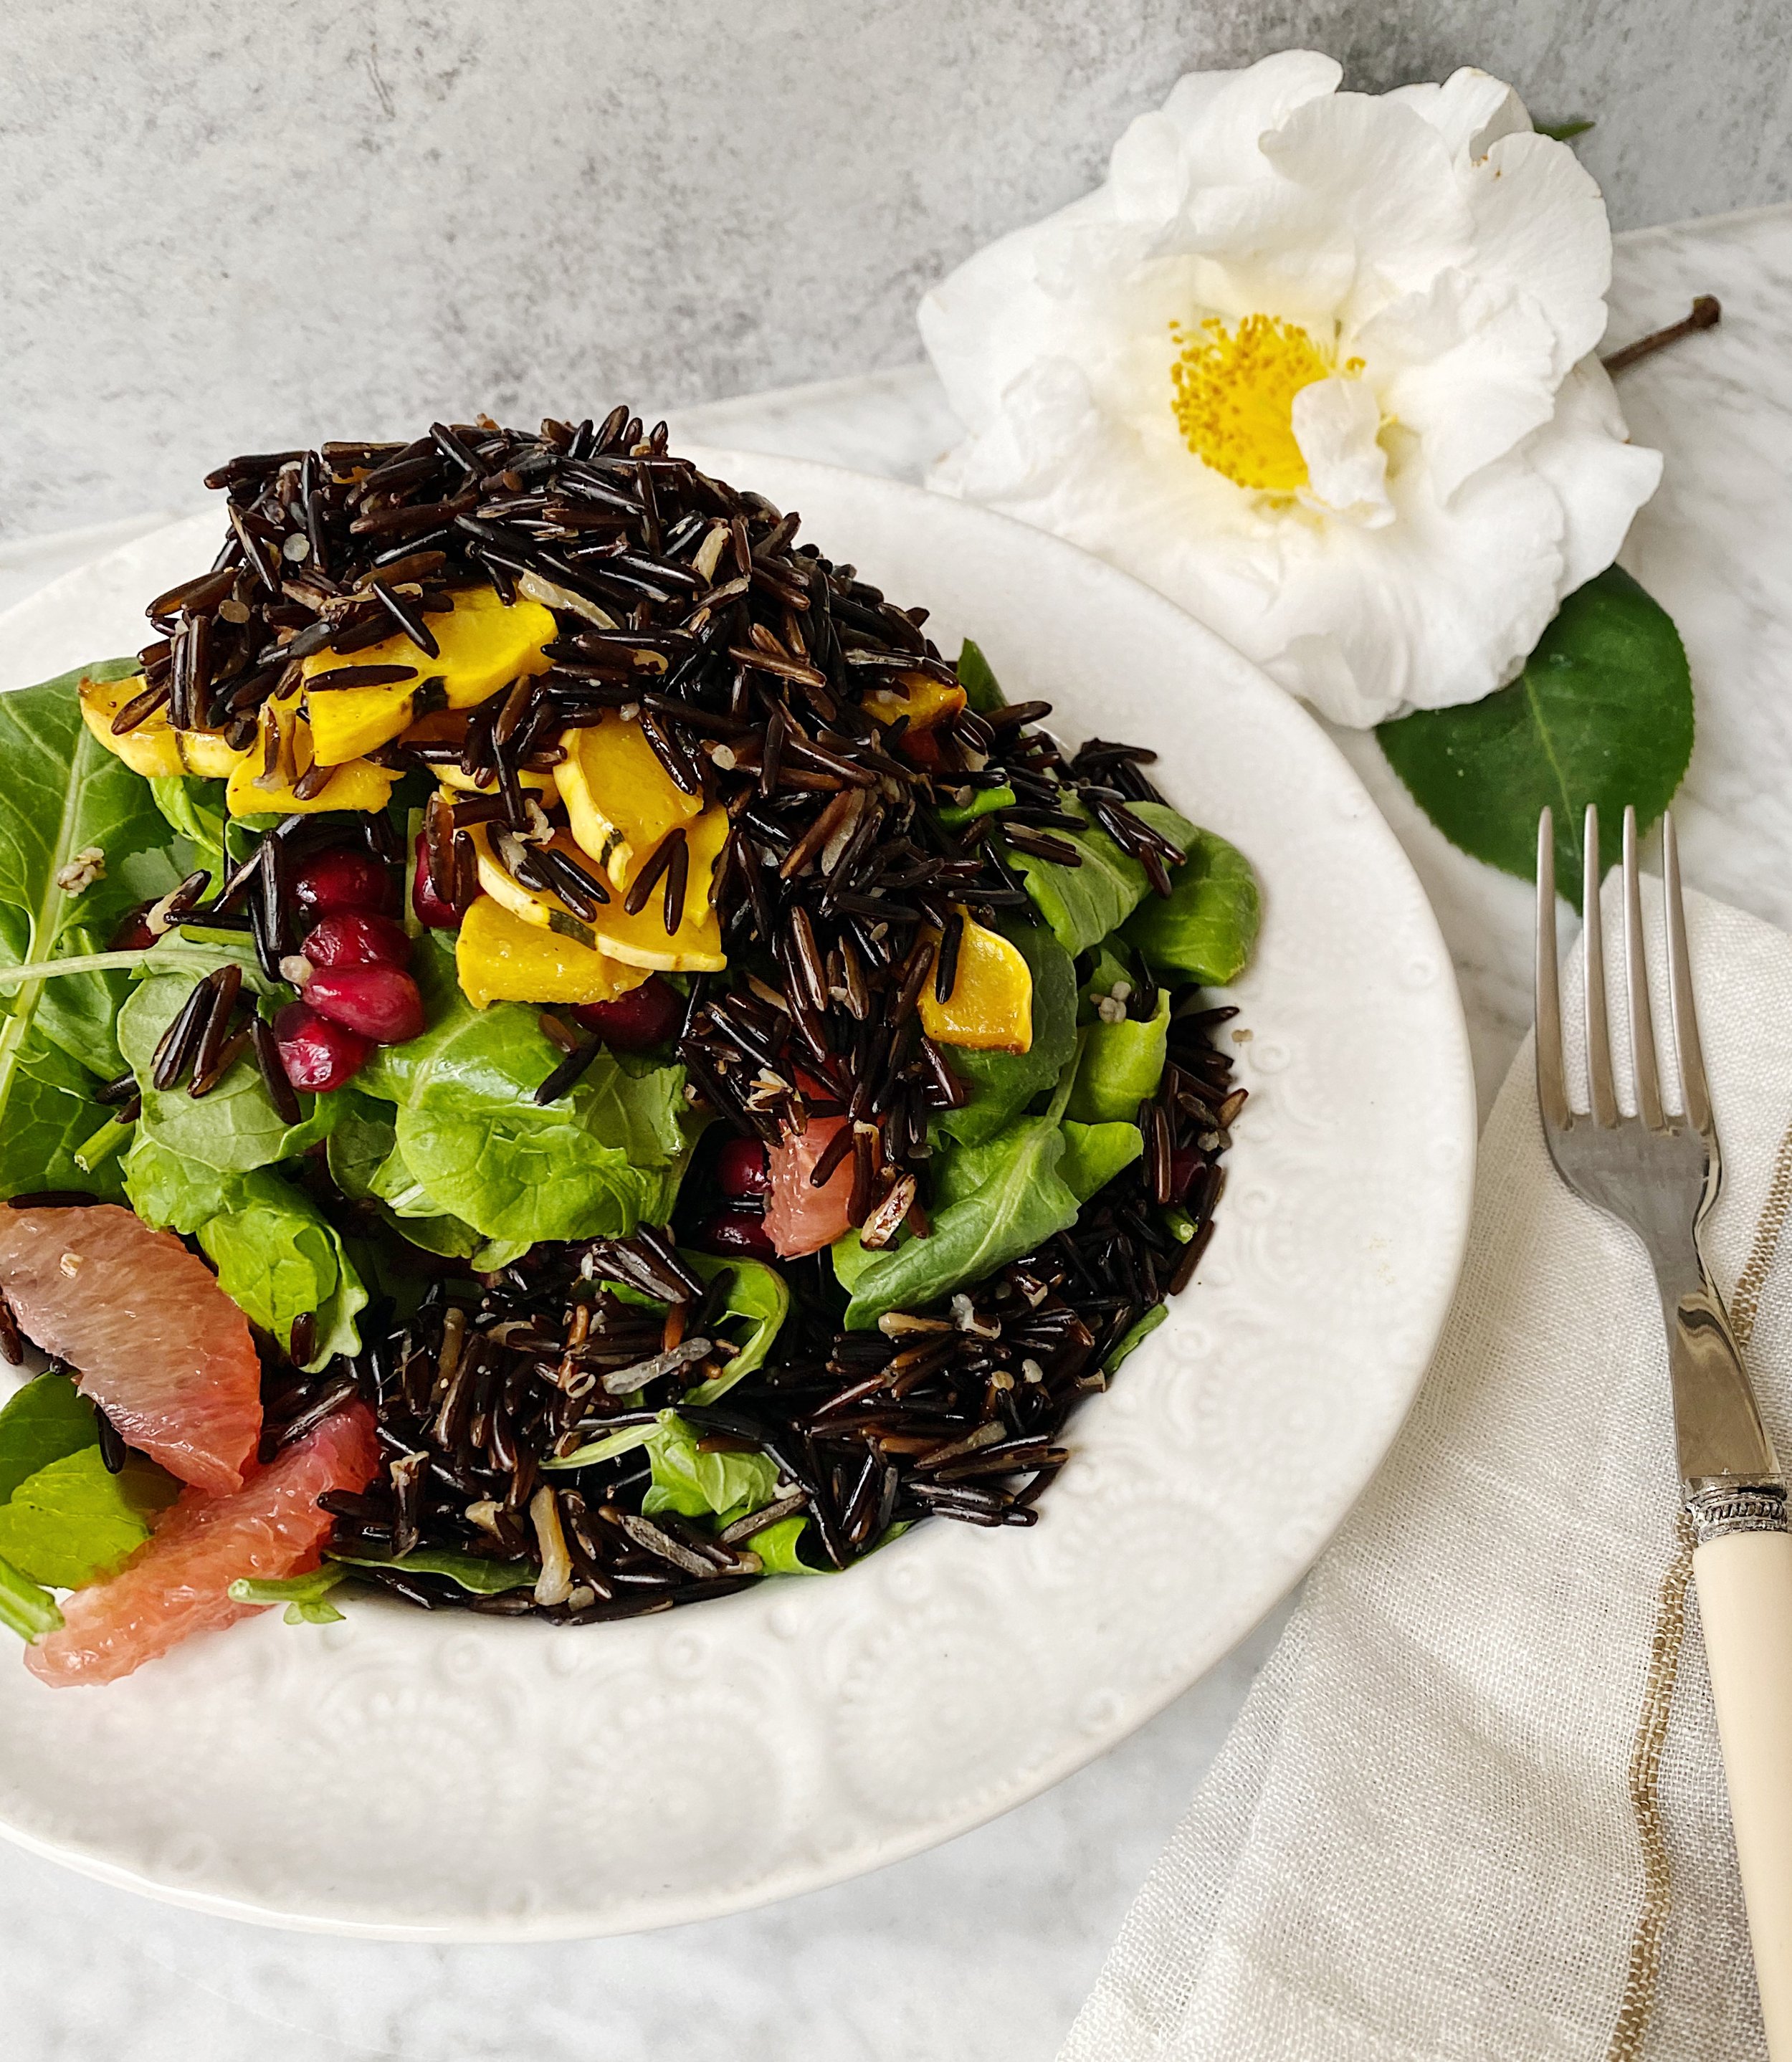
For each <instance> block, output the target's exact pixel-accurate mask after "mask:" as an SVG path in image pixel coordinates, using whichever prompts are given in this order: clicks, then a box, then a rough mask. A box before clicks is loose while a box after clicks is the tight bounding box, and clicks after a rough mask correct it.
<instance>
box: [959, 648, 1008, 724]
mask: <svg viewBox="0 0 1792 2062" xmlns="http://www.w3.org/2000/svg"><path fill="white" fill-rule="evenodd" d="M958 685H959V686H960V687H961V688H963V689H964V698H965V700H966V701H967V702H968V703H969V704H970V706H971V707H972V708H974V710H975V711H976V712H977V713H978V715H979V716H989V715H991V714H993V712H994V711H995V710H997V709H998V708H1006V707H1007V700H1006V696H1004V695H1003V694H1002V690H1001V688H999V687H998V686H997V685H996V680H995V675H994V673H993V672H990V662H989V660H987V659H986V658H985V657H984V656H983V654H982V648H980V647H979V646H978V645H976V644H972V642H971V641H970V639H969V638H968V637H967V638H966V640H964V643H963V644H962V645H961V646H960V647H959V649H958Z"/></svg>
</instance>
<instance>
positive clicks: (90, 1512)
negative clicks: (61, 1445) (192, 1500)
mask: <svg viewBox="0 0 1792 2062" xmlns="http://www.w3.org/2000/svg"><path fill="white" fill-rule="evenodd" d="M179 1493H180V1485H179V1482H176V1481H175V1479H174V1478H173V1477H172V1476H171V1475H167V1474H163V1471H162V1470H161V1469H160V1468H159V1467H156V1466H155V1465H154V1464H153V1463H152V1462H148V1461H146V1460H144V1459H143V1458H142V1457H141V1455H139V1454H132V1455H131V1456H130V1457H129V1458H127V1460H126V1462H125V1464H124V1466H123V1468H122V1469H120V1470H119V1473H118V1474H109V1473H108V1472H107V1471H106V1464H105V1462H103V1461H102V1459H101V1458H100V1455H99V1447H98V1443H97V1442H96V1443H95V1444H94V1445H93V1446H83V1447H82V1448H81V1449H80V1450H78V1452H75V1453H71V1454H63V1455H62V1458H60V1459H59V1460H54V1461H51V1462H49V1463H48V1464H47V1465H46V1466H43V1467H41V1468H39V1469H38V1470H37V1472H36V1473H35V1474H31V1475H28V1476H27V1477H26V1478H25V1480H24V1481H23V1482H21V1483H20V1484H19V1485H18V1488H17V1489H15V1490H14V1491H13V1493H12V1494H11V1496H10V1498H8V1499H7V1501H6V1502H5V1503H3V1504H0V1559H3V1560H6V1561H7V1562H9V1563H10V1564H11V1565H12V1566H13V1567H14V1568H16V1569H17V1570H18V1571H19V1573H20V1574H21V1575H26V1576H28V1577H29V1578H30V1579H31V1580H32V1581H33V1582H35V1583H47V1584H48V1585H49V1586H50V1587H52V1588H54V1589H58V1590H78V1589H79V1588H80V1587H82V1584H83V1583H90V1582H92V1581H94V1579H96V1578H97V1577H98V1576H101V1575H110V1573H111V1572H112V1571H113V1570H114V1569H115V1568H116V1567H118V1566H119V1563H121V1562H123V1561H124V1560H125V1559H127V1558H128V1557H129V1555H131V1554H132V1553H134V1552H135V1551H136V1549H137V1548H138V1547H141V1546H142V1545H143V1542H144V1541H145V1540H146V1539H147V1538H148V1537H149V1536H150V1531H151V1519H152V1518H154V1517H155V1514H156V1513H157V1512H158V1511H159V1510H166V1509H167V1506H169V1505H170V1504H171V1503H172V1502H174V1500H175V1497H176V1496H177V1495H179Z"/></svg>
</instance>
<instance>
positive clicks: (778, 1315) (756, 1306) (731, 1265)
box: [678, 1252, 790, 1403]
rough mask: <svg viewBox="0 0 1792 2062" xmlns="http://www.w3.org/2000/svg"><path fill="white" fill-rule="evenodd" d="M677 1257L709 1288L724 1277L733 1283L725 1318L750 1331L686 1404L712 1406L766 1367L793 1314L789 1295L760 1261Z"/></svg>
mask: <svg viewBox="0 0 1792 2062" xmlns="http://www.w3.org/2000/svg"><path fill="white" fill-rule="evenodd" d="M678 1257H679V1258H680V1259H681V1260H682V1261H683V1262H684V1263H685V1266H687V1267H689V1269H690V1270H692V1271H693V1274H697V1275H698V1276H700V1277H701V1278H702V1280H704V1281H705V1282H713V1281H715V1280H716V1278H717V1277H718V1276H720V1275H723V1274H725V1275H726V1276H727V1277H728V1278H729V1279H728V1286H727V1289H726V1290H725V1292H724V1294H725V1297H726V1301H725V1303H724V1305H723V1314H724V1316H725V1317H727V1318H742V1319H745V1322H746V1326H747V1333H746V1336H745V1338H744V1339H741V1340H739V1341H731V1342H730V1343H734V1344H738V1345H739V1346H740V1349H741V1350H740V1351H739V1352H738V1353H737V1354H735V1356H734V1358H733V1359H732V1360H731V1361H729V1363H728V1365H727V1366H725V1368H724V1369H723V1370H722V1371H721V1374H718V1375H716V1376H714V1377H713V1378H712V1379H711V1380H709V1381H708V1382H699V1383H698V1384H697V1386H696V1387H695V1388H694V1389H693V1390H690V1391H689V1392H688V1394H686V1396H685V1402H687V1403H713V1402H715V1400H716V1398H717V1397H718V1396H725V1395H726V1394H727V1393H728V1391H729V1390H731V1389H732V1388H733V1386H734V1385H735V1383H736V1382H740V1381H742V1380H744V1379H745V1377H746V1376H748V1375H749V1374H752V1373H753V1370H755V1369H756V1368H758V1367H762V1366H764V1365H765V1356H766V1355H767V1354H769V1352H770V1351H771V1350H772V1346H773V1342H775V1341H776V1339H777V1335H778V1333H779V1331H780V1330H781V1328H782V1326H783V1323H784V1320H785V1319H786V1318H787V1317H788V1316H789V1315H790V1290H789V1289H788V1288H787V1287H786V1285H785V1281H784V1277H783V1276H782V1275H781V1274H779V1273H778V1271H777V1269H776V1268H775V1267H767V1266H765V1265H764V1264H763V1263H762V1262H759V1261H757V1260H733V1259H730V1260H723V1259H721V1258H717V1256H716V1255H715V1254H709V1253H685V1252H681V1253H680V1254H679V1256H678Z"/></svg>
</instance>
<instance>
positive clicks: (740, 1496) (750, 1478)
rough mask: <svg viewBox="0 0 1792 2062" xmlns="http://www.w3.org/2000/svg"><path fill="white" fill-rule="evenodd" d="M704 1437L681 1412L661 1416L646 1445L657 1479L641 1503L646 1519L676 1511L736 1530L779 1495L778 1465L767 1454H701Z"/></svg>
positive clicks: (688, 1516) (687, 1516)
mask: <svg viewBox="0 0 1792 2062" xmlns="http://www.w3.org/2000/svg"><path fill="white" fill-rule="evenodd" d="M701 1437H702V1434H701V1433H700V1432H699V1431H698V1430H697V1428H696V1426H693V1425H689V1424H687V1423H686V1422H685V1420H684V1419H683V1418H681V1417H680V1416H679V1415H678V1414H677V1412H676V1411H673V1410H662V1411H661V1413H660V1420H659V1423H658V1425H657V1426H656V1427H655V1428H654V1436H653V1438H650V1439H649V1440H648V1441H647V1442H646V1445H647V1458H648V1465H649V1467H650V1468H651V1470H652V1471H653V1481H652V1482H651V1484H650V1485H649V1488H648V1490H647V1494H645V1496H644V1497H643V1498H641V1511H642V1514H643V1515H644V1516H646V1517H649V1518H651V1517H653V1514H655V1513H656V1512H657V1511H661V1510H675V1511H677V1513H678V1514H679V1516H680V1517H681V1518H706V1517H712V1516H713V1517H714V1518H718V1519H719V1520H720V1521H721V1523H723V1524H724V1525H732V1524H733V1522H734V1521H735V1519H736V1518H745V1516H746V1515H747V1514H748V1512H749V1511H753V1510H760V1509H761V1508H762V1507H763V1506H765V1505H766V1504H768V1503H769V1502H771V1500H772V1498H773V1496H775V1495H776V1494H777V1463H776V1462H773V1461H772V1460H770V1459H769V1458H767V1457H766V1455H765V1454H705V1453H701V1452H700V1451H699V1450H698V1448H697V1441H698V1440H699V1439H700V1438H701ZM768 1529H769V1528H768Z"/></svg>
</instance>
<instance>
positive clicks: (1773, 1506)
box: [1686, 1482, 1789, 1547]
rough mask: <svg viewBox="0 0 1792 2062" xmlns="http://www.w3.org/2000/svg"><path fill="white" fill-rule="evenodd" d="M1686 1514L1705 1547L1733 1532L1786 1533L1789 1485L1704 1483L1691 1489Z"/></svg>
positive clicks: (1696, 1537)
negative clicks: (1787, 1490)
mask: <svg viewBox="0 0 1792 2062" xmlns="http://www.w3.org/2000/svg"><path fill="white" fill-rule="evenodd" d="M1686 1514H1687V1515H1688V1516H1689V1517H1690V1518H1691V1519H1692V1521H1693V1535H1694V1538H1695V1539H1696V1540H1697V1541H1698V1544H1699V1545H1700V1546H1701V1547H1702V1546H1703V1545H1704V1544H1705V1543H1706V1541H1707V1540H1710V1539H1722V1538H1724V1537H1725V1535H1726V1534H1728V1533H1731V1532H1784V1531H1786V1530H1788V1529H1789V1528H1788V1526H1787V1524H1786V1485H1785V1483H1784V1482H1704V1483H1702V1484H1700V1486H1698V1488H1696V1489H1694V1490H1690V1491H1689V1493H1688V1494H1687V1497H1686Z"/></svg>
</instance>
